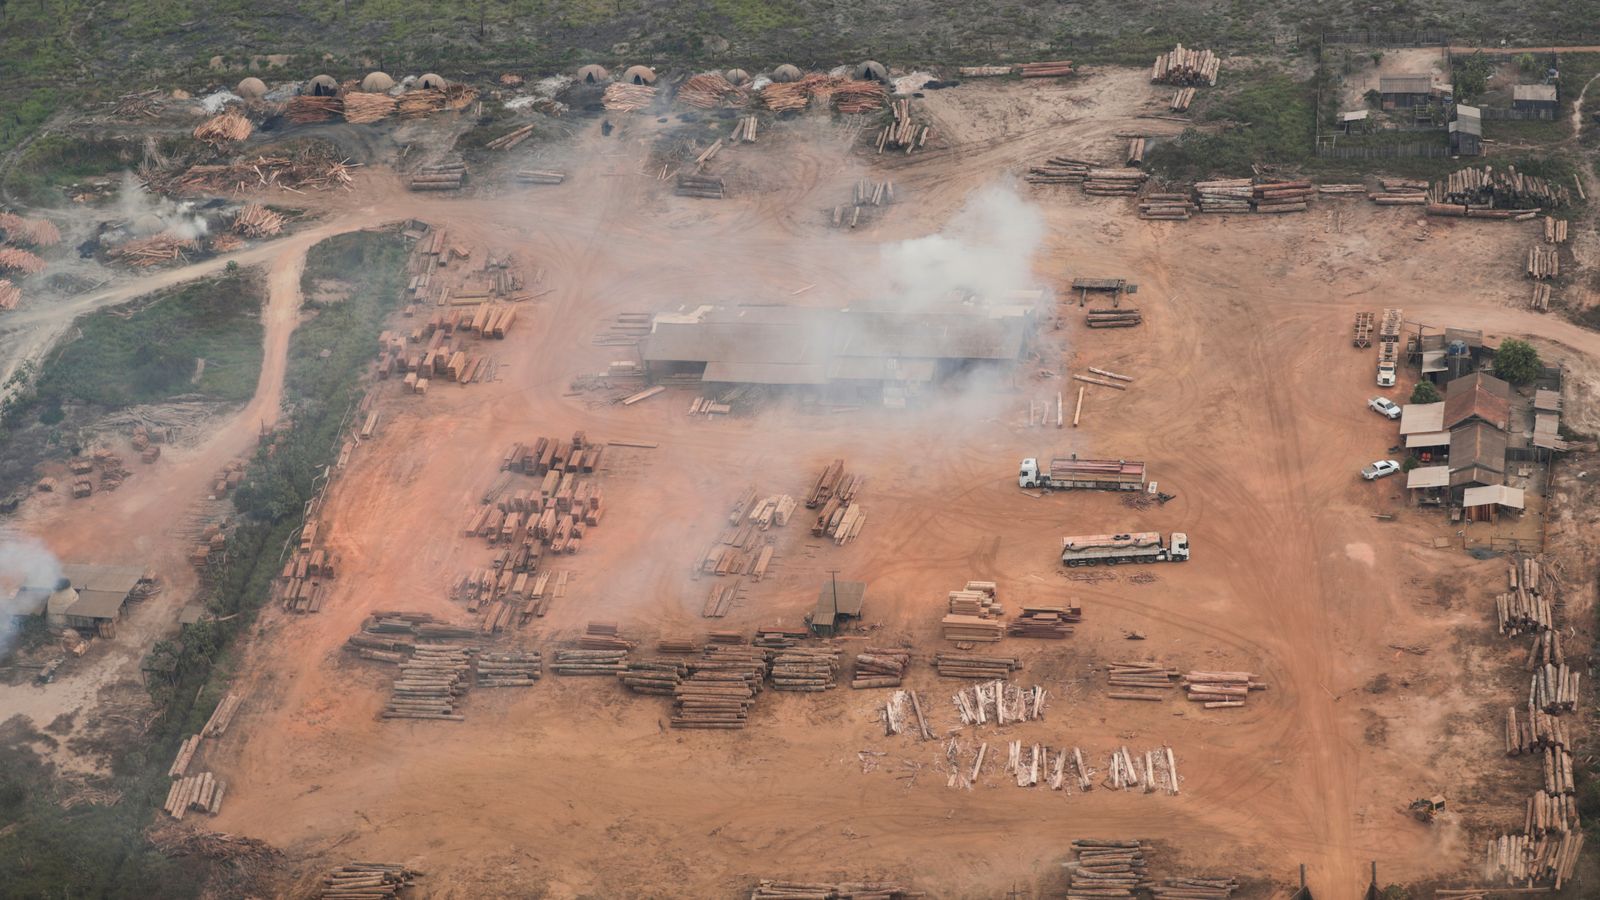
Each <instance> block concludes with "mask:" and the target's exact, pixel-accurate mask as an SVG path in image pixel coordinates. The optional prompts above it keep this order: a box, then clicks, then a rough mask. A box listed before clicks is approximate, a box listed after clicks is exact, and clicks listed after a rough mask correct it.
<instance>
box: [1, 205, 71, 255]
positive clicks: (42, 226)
mask: <svg viewBox="0 0 1600 900" xmlns="http://www.w3.org/2000/svg"><path fill="white" fill-rule="evenodd" d="M0 232H4V234H5V239H6V240H8V241H11V242H12V243H14V244H28V245H31V246H34V247H53V246H55V245H56V244H59V243H61V231H60V229H58V228H56V225H55V223H54V222H52V221H50V220H49V219H29V218H24V217H22V216H19V215H17V214H16V213H8V212H0Z"/></svg>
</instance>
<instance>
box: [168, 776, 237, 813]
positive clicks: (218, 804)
mask: <svg viewBox="0 0 1600 900" xmlns="http://www.w3.org/2000/svg"><path fill="white" fill-rule="evenodd" d="M227 789H228V785H227V783H226V782H223V781H218V780H217V777H216V776H215V775H213V774H211V773H210V772H201V773H200V774H198V775H190V776H187V777H185V778H179V779H177V780H176V781H174V782H172V787H171V788H169V789H168V790H167V802H166V803H163V804H162V806H161V808H162V809H163V810H165V811H166V813H167V815H169V816H171V817H173V818H174V819H180V820H181V819H182V818H183V816H184V814H185V813H187V812H190V811H194V812H203V813H209V814H211V815H213V816H214V815H216V814H217V813H219V812H221V811H222V795H223V794H224V793H225V792H226V791H227Z"/></svg>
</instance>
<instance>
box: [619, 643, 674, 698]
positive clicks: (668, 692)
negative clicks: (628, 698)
mask: <svg viewBox="0 0 1600 900" xmlns="http://www.w3.org/2000/svg"><path fill="white" fill-rule="evenodd" d="M663 643H665V642H663ZM686 643H687V642H686ZM685 652H693V650H692V649H691V650H689V651H685ZM688 674H689V662H687V661H685V660H676V659H639V660H629V661H628V665H627V667H626V668H624V669H623V670H622V671H620V672H618V673H617V680H618V681H620V682H622V685H623V687H626V688H628V689H629V690H631V691H633V692H634V693H636V694H655V695H658V696H664V697H670V696H672V694H673V691H674V689H675V688H677V686H678V684H679V682H681V681H683V679H684V676H686V675H688Z"/></svg>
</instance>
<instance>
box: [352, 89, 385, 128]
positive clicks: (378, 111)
mask: <svg viewBox="0 0 1600 900" xmlns="http://www.w3.org/2000/svg"><path fill="white" fill-rule="evenodd" d="M394 111H395V99H394V98H393V97H390V96H389V95H387V94H369V93H365V92H357V93H353V94H346V95H345V96H344V120H345V121H346V122H349V123H350V124H352V125H371V124H372V123H374V122H381V121H383V120H384V119H387V118H389V117H390V116H392V115H394Z"/></svg>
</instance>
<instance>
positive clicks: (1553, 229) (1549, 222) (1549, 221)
mask: <svg viewBox="0 0 1600 900" xmlns="http://www.w3.org/2000/svg"><path fill="white" fill-rule="evenodd" d="M1544 242H1545V243H1547V244H1565V243H1566V242H1567V220H1566V219H1558V218H1556V217H1555V216H1545V217H1544Z"/></svg>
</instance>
